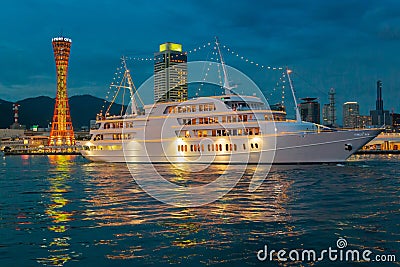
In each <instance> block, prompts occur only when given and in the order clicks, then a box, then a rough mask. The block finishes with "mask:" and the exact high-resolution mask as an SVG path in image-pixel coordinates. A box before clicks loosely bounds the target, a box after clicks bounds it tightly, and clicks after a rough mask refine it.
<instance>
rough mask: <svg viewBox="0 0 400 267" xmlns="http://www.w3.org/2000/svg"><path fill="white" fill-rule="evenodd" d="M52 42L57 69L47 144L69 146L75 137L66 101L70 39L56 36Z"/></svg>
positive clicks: (73, 142) (72, 143) (73, 143)
mask: <svg viewBox="0 0 400 267" xmlns="http://www.w3.org/2000/svg"><path fill="white" fill-rule="evenodd" d="M52 43H53V51H54V59H55V61H56V70H57V95H56V103H55V105H54V115H53V122H52V124H51V132H50V138H49V145H50V146H65V145H67V146H71V145H75V137H74V129H73V127H72V120H71V114H70V110H69V103H68V93H67V73H68V60H69V53H70V50H71V43H72V41H71V39H69V38H65V37H57V38H53V39H52Z"/></svg>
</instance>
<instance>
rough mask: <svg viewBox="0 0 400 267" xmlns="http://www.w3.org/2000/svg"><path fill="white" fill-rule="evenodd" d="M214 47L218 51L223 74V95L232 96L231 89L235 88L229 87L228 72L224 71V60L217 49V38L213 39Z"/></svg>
mask: <svg viewBox="0 0 400 267" xmlns="http://www.w3.org/2000/svg"><path fill="white" fill-rule="evenodd" d="M215 45H216V47H217V49H218V54H219V57H220V60H221V65H222V71H223V73H224V89H225V94H226V95H231V94H233V92H232V90H231V89H233V88H235V87H234V86H230V85H229V78H228V72H227V70H226V66H225V61H224V58H223V56H222V53H221V49H220V47H219V40H218V37H215Z"/></svg>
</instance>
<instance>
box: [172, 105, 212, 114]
mask: <svg viewBox="0 0 400 267" xmlns="http://www.w3.org/2000/svg"><path fill="white" fill-rule="evenodd" d="M197 110H198V111H214V110H216V108H215V105H214V104H200V105H188V106H171V107H167V109H166V112H165V113H187V112H196V111H197Z"/></svg>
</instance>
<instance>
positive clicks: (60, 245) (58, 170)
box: [37, 155, 75, 266]
mask: <svg viewBox="0 0 400 267" xmlns="http://www.w3.org/2000/svg"><path fill="white" fill-rule="evenodd" d="M74 158H75V157H74V156H64V155H63V156H54V155H51V156H48V159H49V163H50V165H51V166H52V167H53V168H54V172H49V174H50V176H49V177H48V182H49V184H50V186H49V190H48V192H47V193H46V194H43V196H42V197H43V198H44V201H45V202H48V204H47V207H46V210H45V214H46V215H47V216H48V217H49V218H50V220H51V222H49V223H48V226H47V229H48V230H49V231H50V233H49V234H48V235H47V236H51V239H50V240H47V239H45V244H43V245H42V247H43V248H47V251H48V252H49V256H48V257H45V258H38V259H37V261H38V262H39V263H42V264H44V265H49V266H63V265H64V264H65V263H67V262H68V261H70V260H71V259H72V257H73V256H74V255H73V253H72V252H71V251H70V243H71V237H69V236H68V228H69V222H70V221H72V220H73V213H72V212H71V211H69V209H70V208H69V207H68V204H69V202H70V201H69V200H68V198H67V193H68V192H70V191H71V187H70V186H69V185H68V180H69V179H70V171H71V166H72V164H73V159H74ZM52 173H53V175H51V174H52Z"/></svg>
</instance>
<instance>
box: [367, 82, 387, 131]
mask: <svg viewBox="0 0 400 267" xmlns="http://www.w3.org/2000/svg"><path fill="white" fill-rule="evenodd" d="M370 115H371V118H372V125H375V126H382V125H390V114H389V111H388V110H384V109H383V98H382V81H380V80H379V81H377V82H376V109H375V110H371V111H370Z"/></svg>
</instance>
